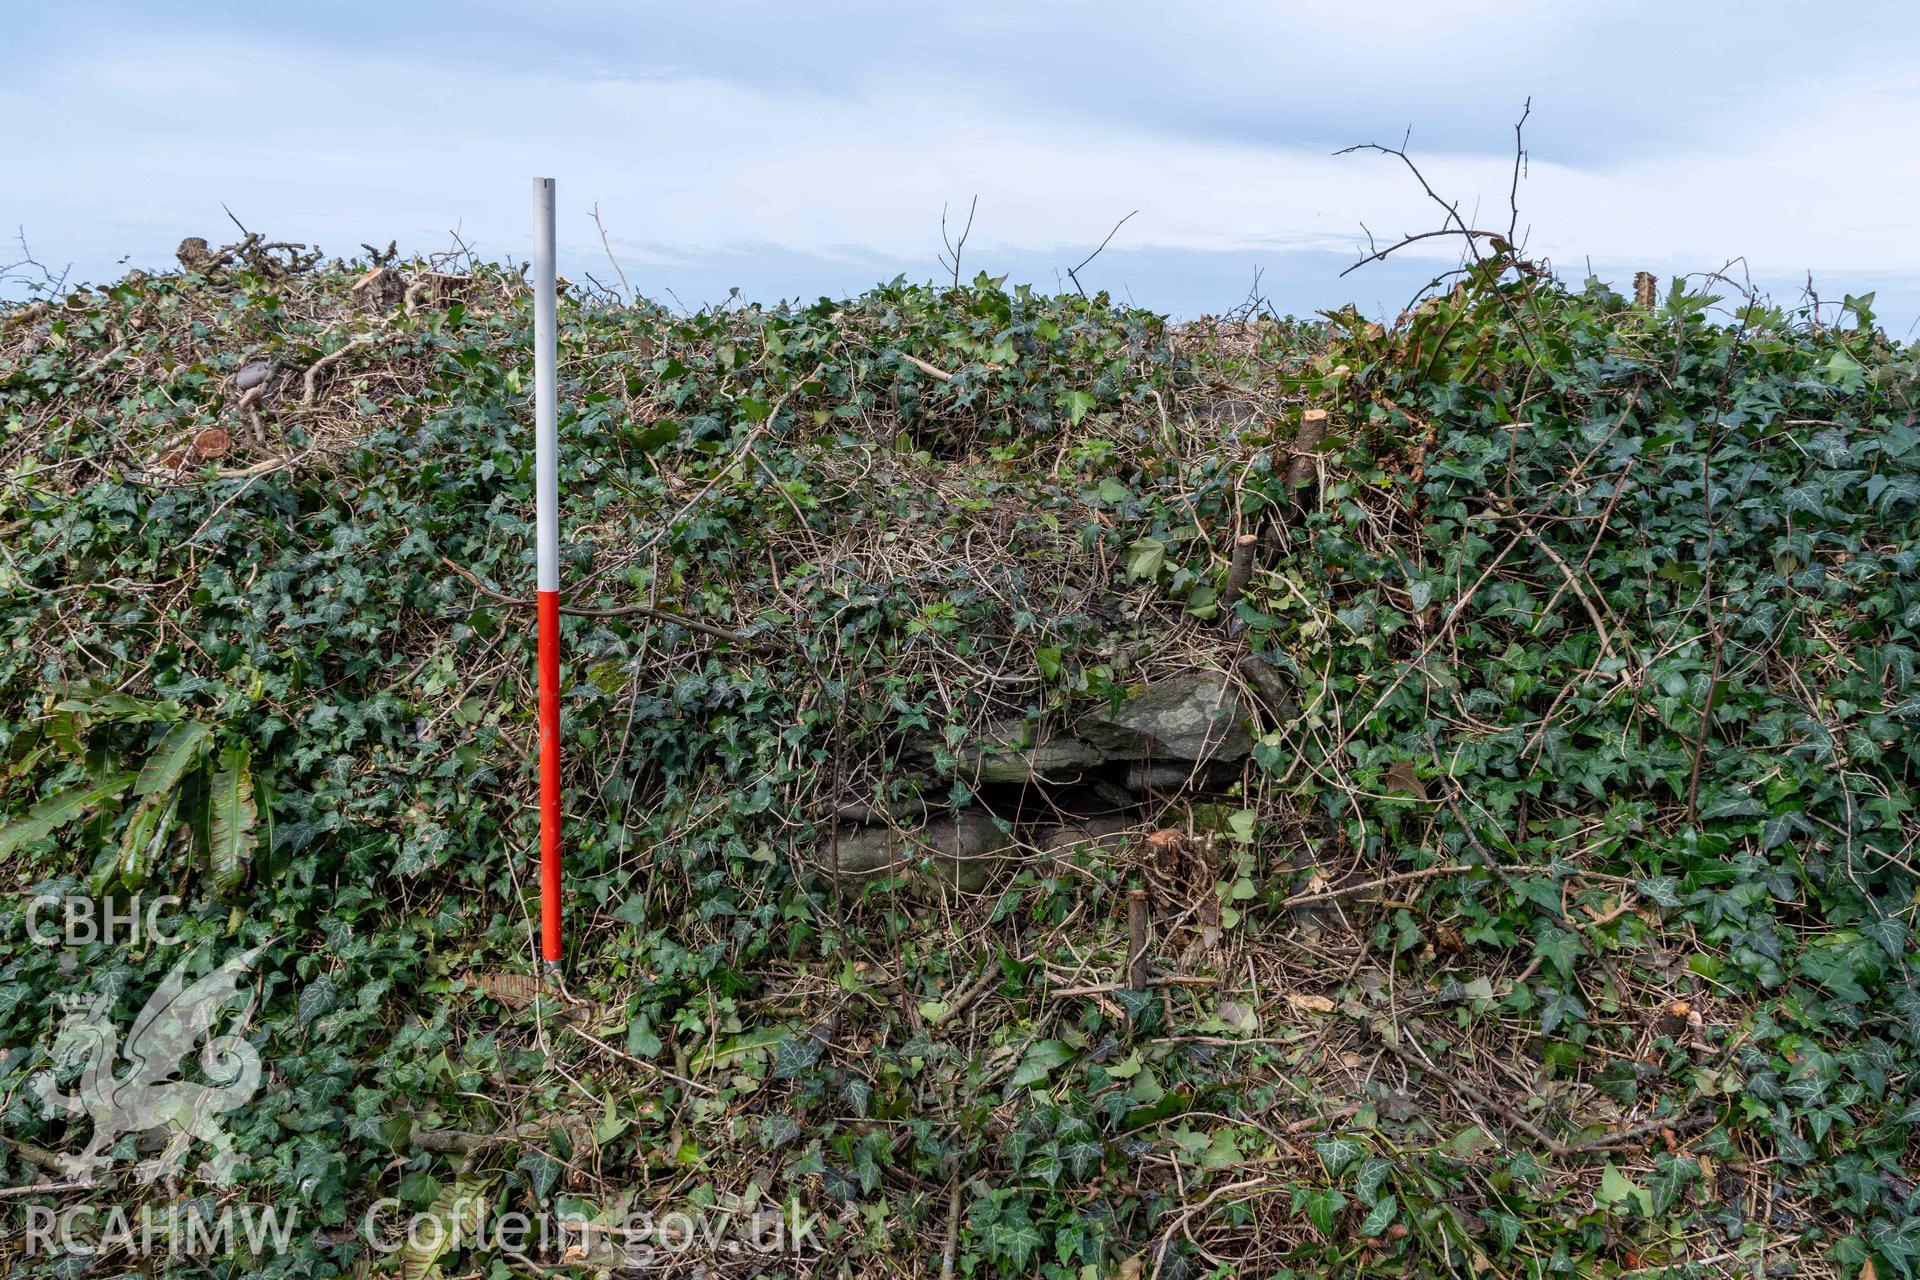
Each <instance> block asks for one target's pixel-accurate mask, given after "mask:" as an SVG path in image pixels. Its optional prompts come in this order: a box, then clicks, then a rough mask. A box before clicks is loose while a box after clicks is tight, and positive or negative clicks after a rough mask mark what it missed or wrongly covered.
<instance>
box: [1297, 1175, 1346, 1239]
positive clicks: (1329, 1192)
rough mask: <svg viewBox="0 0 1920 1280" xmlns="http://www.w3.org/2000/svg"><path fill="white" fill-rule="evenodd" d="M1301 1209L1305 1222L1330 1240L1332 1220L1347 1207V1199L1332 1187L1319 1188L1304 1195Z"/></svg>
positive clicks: (1331, 1236)
mask: <svg viewBox="0 0 1920 1280" xmlns="http://www.w3.org/2000/svg"><path fill="white" fill-rule="evenodd" d="M1301 1207H1302V1208H1304V1209H1305V1210H1306V1212H1307V1221H1308V1222H1311V1223H1312V1224H1313V1225H1314V1226H1315V1228H1317V1229H1318V1230H1319V1232H1320V1234H1321V1235H1323V1236H1325V1237H1326V1238H1327V1239H1329V1240H1331V1239H1332V1238H1333V1222H1334V1219H1335V1218H1338V1217H1339V1216H1340V1211H1341V1210H1342V1209H1345V1208H1346V1207H1347V1197H1346V1196H1345V1194H1343V1193H1342V1192H1341V1191H1339V1190H1338V1189H1336V1188H1334V1187H1319V1188H1316V1189H1314V1190H1312V1191H1309V1192H1308V1193H1307V1194H1306V1197H1305V1199H1304V1202H1303V1203H1302V1206H1301Z"/></svg>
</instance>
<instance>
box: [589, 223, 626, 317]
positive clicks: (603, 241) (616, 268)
mask: <svg viewBox="0 0 1920 1280" xmlns="http://www.w3.org/2000/svg"><path fill="white" fill-rule="evenodd" d="M593 227H594V230H596V231H598V232H599V233H600V247H601V248H602V249H605V250H606V251H607V261H608V262H610V263H612V264H613V274H615V275H617V276H619V277H620V288H621V290H622V291H623V292H624V293H625V294H626V296H627V297H628V298H631V297H632V296H633V286H632V285H630V284H628V283H627V273H626V272H624V271H622V270H621V269H620V260H619V259H618V258H616V257H614V256H613V245H611V244H610V243H608V241H607V228H606V227H605V226H604V225H603V224H602V223H601V221H600V202H599V201H598V200H595V201H594V202H593ZM624 300H625V299H622V301H624Z"/></svg>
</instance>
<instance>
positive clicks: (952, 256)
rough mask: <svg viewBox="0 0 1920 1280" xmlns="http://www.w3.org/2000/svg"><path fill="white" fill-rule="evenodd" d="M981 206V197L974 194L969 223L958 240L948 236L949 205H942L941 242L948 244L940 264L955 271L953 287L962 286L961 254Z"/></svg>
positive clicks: (968, 218)
mask: <svg viewBox="0 0 1920 1280" xmlns="http://www.w3.org/2000/svg"><path fill="white" fill-rule="evenodd" d="M979 208H980V197H979V196H978V195H976V196H974V198H973V203H972V204H970V205H968V206H967V225H966V226H965V227H964V228H963V229H962V230H961V232H960V239H959V240H958V241H954V240H950V239H948V238H947V206H946V205H944V204H943V205H941V206H940V243H942V244H944V245H946V246H947V249H946V252H945V253H943V254H941V255H940V265H941V266H943V267H946V268H948V269H949V270H950V271H952V272H953V287H954V288H956V289H958V288H959V287H960V254H961V253H962V252H963V251H964V250H965V249H966V247H967V237H968V236H969V235H972V234H973V215H974V212H975V211H976V210H978V209H979Z"/></svg>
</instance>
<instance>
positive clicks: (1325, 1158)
mask: <svg viewBox="0 0 1920 1280" xmlns="http://www.w3.org/2000/svg"><path fill="white" fill-rule="evenodd" d="M1313 1149H1314V1150H1315V1151H1317V1152H1319V1153H1320V1163H1322V1164H1324V1165H1325V1166H1326V1167H1327V1172H1328V1173H1329V1174H1332V1175H1333V1176H1334V1177H1336V1178H1337V1177H1339V1176H1340V1171H1341V1170H1342V1169H1344V1168H1346V1167H1347V1166H1348V1165H1350V1164H1352V1163H1353V1162H1354V1161H1355V1160H1358V1159H1360V1158H1361V1157H1362V1156H1364V1155H1366V1154H1367V1148H1366V1144H1364V1143H1362V1142H1361V1141H1360V1139H1358V1138H1348V1137H1333V1138H1322V1139H1320V1141H1318V1142H1316V1143H1314V1144H1313Z"/></svg>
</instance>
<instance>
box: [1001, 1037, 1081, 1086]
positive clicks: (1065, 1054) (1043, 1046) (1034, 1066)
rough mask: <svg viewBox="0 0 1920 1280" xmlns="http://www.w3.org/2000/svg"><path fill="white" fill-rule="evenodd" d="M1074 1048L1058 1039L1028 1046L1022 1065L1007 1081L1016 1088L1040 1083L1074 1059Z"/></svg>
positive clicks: (1041, 1041)
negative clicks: (1056, 1069) (1059, 1067)
mask: <svg viewBox="0 0 1920 1280" xmlns="http://www.w3.org/2000/svg"><path fill="white" fill-rule="evenodd" d="M1072 1059H1073V1050H1072V1049H1070V1048H1068V1047H1067V1046H1066V1045H1065V1044H1062V1043H1061V1042H1060V1041H1058V1040H1040V1041H1037V1042H1035V1043H1034V1044H1032V1045H1029V1046H1028V1047H1027V1052H1026V1054H1025V1055H1024V1056H1023V1057H1022V1058H1021V1059H1020V1065H1019V1066H1017V1067H1015V1068H1014V1070H1013V1076H1012V1078H1011V1079H1009V1080H1008V1081H1007V1083H1008V1084H1009V1085H1011V1086H1012V1087H1014V1088H1016V1089H1017V1088H1020V1087H1022V1086H1024V1085H1032V1084H1038V1083H1040V1082H1041V1081H1042V1080H1045V1079H1046V1078H1047V1076H1048V1074H1049V1073H1050V1072H1052V1071H1053V1069H1054V1068H1055V1067H1058V1066H1063V1065H1065V1064H1066V1063H1068V1062H1070V1061H1072Z"/></svg>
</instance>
